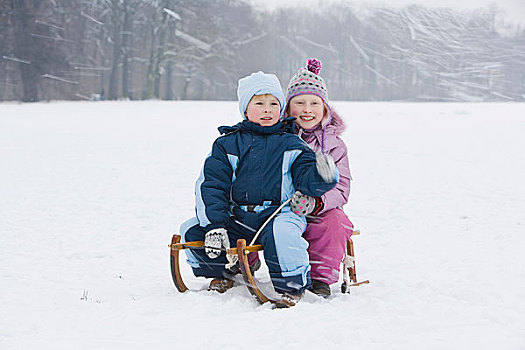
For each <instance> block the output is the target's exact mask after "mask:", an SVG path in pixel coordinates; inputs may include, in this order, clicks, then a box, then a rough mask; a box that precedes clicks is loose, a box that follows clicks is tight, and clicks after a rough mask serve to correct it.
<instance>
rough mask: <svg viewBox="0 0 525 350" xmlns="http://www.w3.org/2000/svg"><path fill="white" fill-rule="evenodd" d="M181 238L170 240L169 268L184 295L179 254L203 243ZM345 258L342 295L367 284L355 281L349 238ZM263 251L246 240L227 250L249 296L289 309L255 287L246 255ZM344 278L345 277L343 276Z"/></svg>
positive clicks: (178, 236)
mask: <svg viewBox="0 0 525 350" xmlns="http://www.w3.org/2000/svg"><path fill="white" fill-rule="evenodd" d="M359 234H360V232H359V230H355V231H354V233H353V236H356V235H359ZM180 241H181V236H180V235H178V234H174V235H173V237H172V239H171V244H170V245H169V247H170V266H171V277H172V279H173V283H174V284H175V287H176V288H177V290H178V291H179V292H181V293H184V292H185V291H187V290H188V287H187V286H186V284H185V283H184V281H183V280H182V275H181V273H180V259H179V252H180V251H181V250H184V249H188V248H204V242H203V241H193V242H186V243H181V242H180ZM346 248H347V257H345V259H346V258H348V257H349V258H350V259H347V260H346V261H348V262H350V263H349V264H343V269H344V271H343V274H347V276H348V278H345V281H344V282H343V284H342V285H341V291H342V292H343V293H349V291H350V287H356V286H360V285H362V284H367V283H369V281H368V280H366V281H362V282H358V281H357V271H356V266H355V256H354V244H353V241H352V238H349V240H348V241H347V245H346ZM261 250H263V246H262V245H260V244H256V245H248V246H247V245H246V240H244V239H239V240H237V246H236V247H234V248H230V249H227V253H228V254H232V255H237V257H238V258H239V267H240V271H241V274H242V278H243V280H244V282H245V284H246V287H247V288H248V291H249V292H250V294H252V295H253V296H254V297H255V299H256V300H257V301H258V302H259V303H260V304H265V303H267V302H270V303H272V304H274V305H275V307H277V308H283V307H290V306H293V305H290V303H288V302H286V301H283V300H280V299H273V298H270V297H268V296H266V295H265V294H264V293H263V292H262V291H261V289H260V288H259V287H258V286H257V283H256V281H255V278H254V277H253V273H252V271H251V270H250V265H249V263H248V258H247V256H248V254H249V253H252V252H258V251H261ZM344 276H345V275H344Z"/></svg>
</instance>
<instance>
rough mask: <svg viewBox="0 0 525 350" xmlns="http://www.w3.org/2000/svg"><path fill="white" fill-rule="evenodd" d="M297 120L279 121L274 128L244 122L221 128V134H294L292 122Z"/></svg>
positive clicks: (247, 121) (285, 119)
mask: <svg viewBox="0 0 525 350" xmlns="http://www.w3.org/2000/svg"><path fill="white" fill-rule="evenodd" d="M294 119H295V118H284V119H283V120H280V121H278V122H277V123H276V124H274V125H272V126H261V125H259V124H256V123H254V122H251V121H249V120H243V121H242V122H240V123H237V124H235V125H232V126H220V127H219V132H220V133H221V135H224V134H229V133H233V132H237V131H244V132H249V133H253V134H258V135H270V134H277V133H281V134H282V133H285V132H293V129H292V128H293V123H292V121H293V120H294Z"/></svg>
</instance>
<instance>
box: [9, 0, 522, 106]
mask: <svg viewBox="0 0 525 350" xmlns="http://www.w3.org/2000/svg"><path fill="white" fill-rule="evenodd" d="M498 11H499V10H498V9H497V8H494V7H493V8H490V9H485V10H477V11H470V12H458V11H454V10H452V9H447V8H426V7H421V6H415V5H412V6H408V7H405V8H401V9H387V8H375V9H374V10H371V11H369V12H368V13H366V14H363V13H361V12H360V11H358V10H356V8H355V7H353V6H352V5H349V4H348V3H341V4H336V3H330V4H326V5H324V6H322V7H317V8H315V9H309V8H304V7H288V8H280V9H276V10H273V11H270V10H260V9H255V8H254V7H253V6H252V5H251V4H250V3H247V2H244V1H240V0H200V1H191V0H2V1H0V101H7V100H20V101H27V102H29V101H39V100H50V99H62V100H64V99H65V100H93V99H95V100H97V99H107V100H117V99H132V100H136V99H166V100H174V99H181V100H186V99H192V100H234V99H235V97H236V96H235V92H236V85H237V80H238V79H239V78H240V77H242V76H245V75H247V74H249V73H251V72H253V71H257V70H263V71H265V72H272V73H275V74H277V76H278V77H279V79H280V80H281V82H282V84H283V87H286V86H285V85H286V84H287V82H288V80H289V79H290V77H291V76H292V75H293V73H294V72H295V71H296V70H297V69H298V68H299V66H301V65H303V64H304V62H305V61H306V59H307V58H309V57H317V58H319V59H321V61H322V62H323V68H322V70H321V75H322V76H323V77H324V78H325V79H326V81H327V84H328V88H329V92H330V98H331V99H334V100H363V101H368V100H375V101H524V100H525V31H524V30H523V29H520V28H519V27H518V28H515V29H514V30H513V32H512V33H510V34H509V33H505V34H502V33H501V31H500V30H499V27H498V25H499V23H498V18H499V17H498V15H499V12H498Z"/></svg>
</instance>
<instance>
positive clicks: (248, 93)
mask: <svg viewBox="0 0 525 350" xmlns="http://www.w3.org/2000/svg"><path fill="white" fill-rule="evenodd" d="M265 94H270V95H273V96H275V98H277V99H278V100H279V104H280V105H281V115H282V114H283V110H284V93H283V89H282V88H281V83H280V82H279V79H278V78H277V76H275V75H274V74H266V73H263V72H261V71H259V72H257V73H252V74H251V75H249V76H247V77H244V78H242V79H239V84H238V87H237V97H238V99H239V111H240V112H241V115H242V116H243V117H244V118H246V117H245V116H244V112H246V108H247V107H248V103H250V100H251V99H252V97H253V96H258V95H265Z"/></svg>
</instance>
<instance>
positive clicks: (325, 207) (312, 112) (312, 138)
mask: <svg viewBox="0 0 525 350" xmlns="http://www.w3.org/2000/svg"><path fill="white" fill-rule="evenodd" d="M320 69H321V62H320V61H319V60H317V59H309V60H308V61H307V67H306V68H300V69H299V71H298V72H297V73H296V74H295V75H294V76H293V77H292V79H291V80H290V83H289V84H288V89H287V96H286V104H287V107H286V110H285V115H287V116H291V117H295V118H296V119H295V123H296V126H297V129H298V133H297V134H298V135H299V137H301V138H302V139H303V140H304V141H305V142H306V143H308V145H309V146H310V147H311V148H312V149H313V150H314V151H315V152H317V153H319V152H320V153H322V154H329V155H331V156H332V157H333V159H334V161H335V164H336V166H337V169H338V170H339V175H340V178H339V182H338V184H337V185H336V187H334V188H333V189H331V190H330V191H328V192H326V193H325V194H324V195H322V196H320V197H310V196H306V195H303V194H301V193H297V194H296V196H295V197H294V201H293V202H294V204H293V205H292V210H294V211H295V212H296V213H298V214H300V215H308V214H310V215H316V217H315V218H314V219H309V220H308V226H307V229H306V231H305V233H304V234H303V237H304V238H305V239H306V240H307V241H308V242H309V243H310V246H309V248H308V253H309V256H310V264H311V266H312V270H311V278H312V286H311V288H310V291H311V292H313V293H315V294H317V295H321V296H323V297H328V296H329V295H330V286H329V285H330V284H333V283H335V282H337V280H338V279H339V266H340V263H341V260H342V258H343V255H344V251H345V249H346V242H347V241H348V239H349V238H350V236H351V235H352V233H353V227H354V226H353V224H352V223H351V222H350V220H349V219H348V217H347V216H346V214H345V213H344V212H343V210H342V208H343V205H345V204H346V203H347V202H348V195H349V194H350V181H351V180H352V177H351V175H350V167H349V164H348V156H347V148H346V145H345V143H344V142H343V140H341V139H340V138H339V135H340V134H341V133H342V132H343V130H344V123H343V120H342V119H341V118H340V117H339V116H338V115H337V113H335V111H334V110H333V109H332V108H331V107H330V105H329V103H328V94H327V91H326V85H325V83H324V80H323V78H321V76H320V75H319V71H320ZM297 203H309V204H310V205H309V206H308V208H309V209H308V210H301V209H300V208H299V207H298V204H297Z"/></svg>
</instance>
